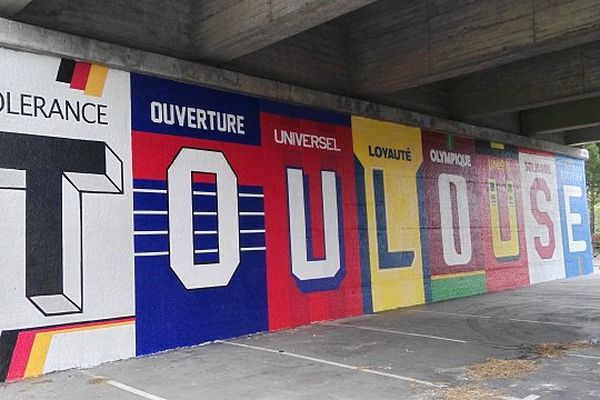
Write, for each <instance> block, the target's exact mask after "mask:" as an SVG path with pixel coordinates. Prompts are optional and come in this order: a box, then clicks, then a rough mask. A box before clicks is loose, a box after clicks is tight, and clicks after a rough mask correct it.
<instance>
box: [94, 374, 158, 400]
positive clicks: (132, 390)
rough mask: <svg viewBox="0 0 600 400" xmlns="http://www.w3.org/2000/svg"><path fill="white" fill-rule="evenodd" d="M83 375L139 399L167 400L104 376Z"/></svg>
mask: <svg viewBox="0 0 600 400" xmlns="http://www.w3.org/2000/svg"><path fill="white" fill-rule="evenodd" d="M84 375H87V376H89V377H91V378H92V379H98V380H99V382H101V383H106V384H107V385H110V386H113V387H116V388H118V389H121V390H124V391H126V392H129V393H133V394H135V395H137V396H140V397H143V398H145V399H149V400H167V399H165V398H164V397H159V396H156V395H154V394H151V393H148V392H144V391H143V390H140V389H136V388H134V387H131V386H128V385H126V384H124V383H121V382H117V381H115V380H113V379H109V378H106V377H104V376H97V375H91V374H88V373H85V372H84Z"/></svg>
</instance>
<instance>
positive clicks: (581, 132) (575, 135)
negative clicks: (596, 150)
mask: <svg viewBox="0 0 600 400" xmlns="http://www.w3.org/2000/svg"><path fill="white" fill-rule="evenodd" d="M563 137H564V144H566V145H570V146H580V145H583V144H590V143H596V142H600V127H593V128H583V129H576V130H572V131H567V132H564V133H563Z"/></svg>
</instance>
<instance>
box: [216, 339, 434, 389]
mask: <svg viewBox="0 0 600 400" xmlns="http://www.w3.org/2000/svg"><path fill="white" fill-rule="evenodd" d="M215 343H220V344H226V345H228V346H235V347H243V348H245V349H252V350H258V351H264V352H267V353H273V354H279V355H282V356H288V357H294V358H299V359H302V360H307V361H313V362H317V363H321V364H326V365H331V366H334V367H339V368H345V369H350V370H353V371H358V372H365V373H367V374H373V375H379V376H385V377H387V378H394V379H399V380H402V381H407V382H411V383H417V384H420V385H424V386H430V387H435V388H444V387H446V385H442V384H440V383H434V382H429V381H423V380H420V379H415V378H411V377H408V376H402V375H396V374H390V373H387V372H381V371H377V370H374V369H369V368H361V367H357V366H354V365H348V364H342V363H338V362H335V361H328V360H323V359H320V358H315V357H309V356H303V355H301V354H296V353H290V352H287V351H283V350H273V349H269V348H266V347H259V346H251V345H249V344H243V343H235V342H225V341H223V340H216V341H215Z"/></svg>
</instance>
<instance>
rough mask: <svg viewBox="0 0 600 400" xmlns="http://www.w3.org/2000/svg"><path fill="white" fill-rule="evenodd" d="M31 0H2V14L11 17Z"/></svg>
mask: <svg viewBox="0 0 600 400" xmlns="http://www.w3.org/2000/svg"><path fill="white" fill-rule="evenodd" d="M29 3H31V0H2V1H1V2H0V16H2V17H11V16H13V15H15V14H17V13H18V12H19V11H21V10H22V9H24V8H25V7H26V6H27V4H29Z"/></svg>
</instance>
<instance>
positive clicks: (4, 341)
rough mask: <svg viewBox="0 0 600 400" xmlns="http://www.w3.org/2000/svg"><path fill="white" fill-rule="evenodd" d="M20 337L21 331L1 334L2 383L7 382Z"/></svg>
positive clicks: (0, 375) (0, 370) (0, 363)
mask: <svg viewBox="0 0 600 400" xmlns="http://www.w3.org/2000/svg"><path fill="white" fill-rule="evenodd" d="M18 336H19V331H3V332H2V333H1V334H0V382H5V381H6V376H7V375H8V369H9V368H10V361H11V360H12V356H13V351H14V350H15V346H16V344H17V337H18Z"/></svg>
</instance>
